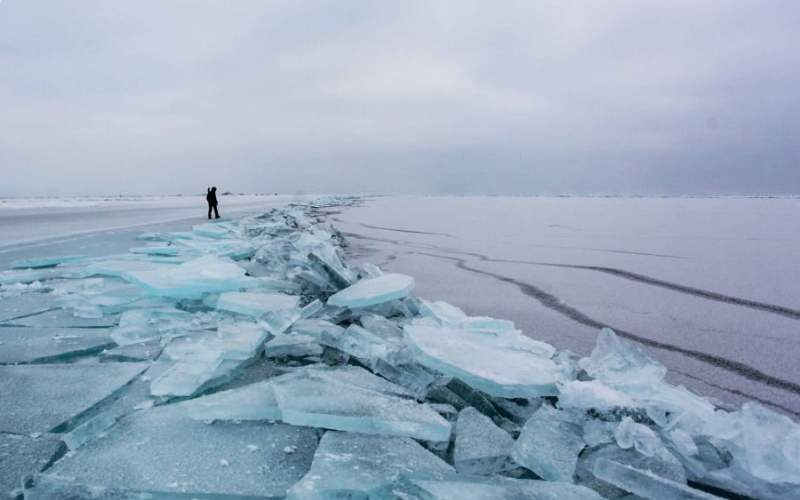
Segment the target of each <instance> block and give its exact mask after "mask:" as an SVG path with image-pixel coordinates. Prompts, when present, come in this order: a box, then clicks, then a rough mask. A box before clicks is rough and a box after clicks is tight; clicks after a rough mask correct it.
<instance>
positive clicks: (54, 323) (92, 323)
mask: <svg viewBox="0 0 800 500" xmlns="http://www.w3.org/2000/svg"><path fill="white" fill-rule="evenodd" d="M118 322H119V315H118V314H109V315H107V316H102V317H99V318H79V317H77V316H75V314H74V313H73V312H72V311H69V310H66V309H54V310H49V311H44V312H42V313H39V314H34V315H32V316H25V317H24V318H18V319H14V320H11V321H8V323H10V324H13V325H18V326H36V327H41V328H51V327H54V328H108V327H112V326H115V325H116V324H117V323H118Z"/></svg>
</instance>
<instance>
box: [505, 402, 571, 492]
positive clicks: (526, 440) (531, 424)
mask: <svg viewBox="0 0 800 500" xmlns="http://www.w3.org/2000/svg"><path fill="white" fill-rule="evenodd" d="M582 434H583V431H582V428H581V425H580V423H579V422H578V421H577V420H576V418H575V417H573V416H572V415H570V414H568V413H566V412H564V411H559V410H556V409H554V408H553V407H551V406H549V405H542V407H541V408H540V409H539V410H538V411H537V412H536V413H534V414H533V416H532V417H531V418H530V420H528V422H527V423H526V424H525V427H523V428H522V432H521V433H520V435H519V438H517V441H516V442H515V443H514V447H513V448H512V453H511V456H512V458H513V459H514V461H516V462H517V463H518V464H520V465H522V466H524V467H525V468H527V469H530V470H531V471H533V472H534V473H536V475H538V476H539V477H541V478H543V479H545V480H547V481H566V482H572V481H573V475H574V474H575V466H576V464H577V462H578V454H579V453H580V452H581V450H582V449H583V448H584V447H585V446H586V443H585V442H584V441H583V437H582Z"/></svg>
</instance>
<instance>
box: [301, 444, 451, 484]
mask: <svg viewBox="0 0 800 500" xmlns="http://www.w3.org/2000/svg"><path fill="white" fill-rule="evenodd" d="M452 472H453V468H452V467H450V466H449V465H448V464H447V463H445V462H444V461H442V460H441V459H440V458H439V457H437V456H436V455H434V454H433V453H431V452H429V451H428V450H426V449H425V448H423V447H422V446H420V445H419V444H418V443H416V442H415V441H413V440H411V439H408V438H402V437H379V436H365V435H361V434H348V433H344V432H326V433H325V435H324V436H323V437H322V440H321V441H320V443H319V447H318V448H317V451H316V453H314V461H313V462H312V463H311V470H309V471H308V473H307V474H306V475H305V477H303V479H301V480H300V481H299V482H298V483H297V484H295V485H294V486H292V488H291V489H289V491H288V492H287V498H288V499H319V500H322V499H328V498H353V499H356V498H368V497H370V495H371V494H374V492H376V490H378V489H379V488H381V487H384V486H386V485H389V484H391V483H392V482H393V481H394V480H395V479H397V478H398V477H399V476H400V475H401V474H417V473H419V474H425V475H426V476H427V477H432V478H436V477H442V476H444V475H445V474H449V473H452Z"/></svg>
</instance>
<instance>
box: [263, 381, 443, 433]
mask: <svg viewBox="0 0 800 500" xmlns="http://www.w3.org/2000/svg"><path fill="white" fill-rule="evenodd" d="M360 372H361V373H358V374H357V379H356V378H355V377H353V373H352V370H351V373H346V372H343V371H342V370H341V369H303V370H299V371H297V372H295V373H290V374H287V375H282V376H280V377H277V378H275V379H273V380H272V387H273V390H274V391H275V398H276V399H277V400H278V406H279V407H280V410H281V415H282V416H281V419H282V420H283V421H284V422H286V423H289V424H293V425H305V426H310V427H322V428H326V429H335V430H342V431H349V432H360V433H362V434H379V435H388V436H407V437H413V438H416V439H422V440H426V441H447V440H448V439H449V437H450V423H449V422H447V421H446V420H445V419H444V418H442V417H441V416H440V415H439V414H438V413H436V412H435V411H434V410H432V409H431V408H430V407H428V406H427V405H423V404H420V403H417V402H416V401H414V400H413V399H406V398H403V397H400V396H399V394H403V393H404V392H405V391H404V390H403V389H402V388H401V387H398V386H395V385H394V384H392V383H390V382H387V381H385V380H383V379H381V378H378V377H375V376H374V375H372V374H370V373H369V372H368V371H366V370H360Z"/></svg>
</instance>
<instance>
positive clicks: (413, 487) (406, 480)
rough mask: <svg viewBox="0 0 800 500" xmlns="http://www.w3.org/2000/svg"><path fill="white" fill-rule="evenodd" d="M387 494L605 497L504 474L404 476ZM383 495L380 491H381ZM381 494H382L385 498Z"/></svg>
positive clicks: (485, 499)
mask: <svg viewBox="0 0 800 500" xmlns="http://www.w3.org/2000/svg"><path fill="white" fill-rule="evenodd" d="M380 493H381V494H383V495H384V496H383V497H386V498H408V499H412V498H414V499H425V500H454V499H462V498H469V499H473V500H502V499H514V500H602V498H603V497H601V496H600V495H598V494H597V493H595V492H593V491H592V490H590V489H588V488H584V487H583V486H578V485H575V484H569V483H562V482H555V481H531V480H526V479H512V478H507V477H502V476H493V477H487V478H484V477H470V476H462V475H450V476H447V477H446V478H445V479H431V478H427V477H424V475H423V476H422V477H411V476H403V477H401V478H399V479H398V480H397V481H396V482H395V483H394V484H392V485H391V486H389V487H386V488H383V489H382V490H381V492H380ZM377 496H379V497H380V495H377ZM383 497H381V498H383Z"/></svg>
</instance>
